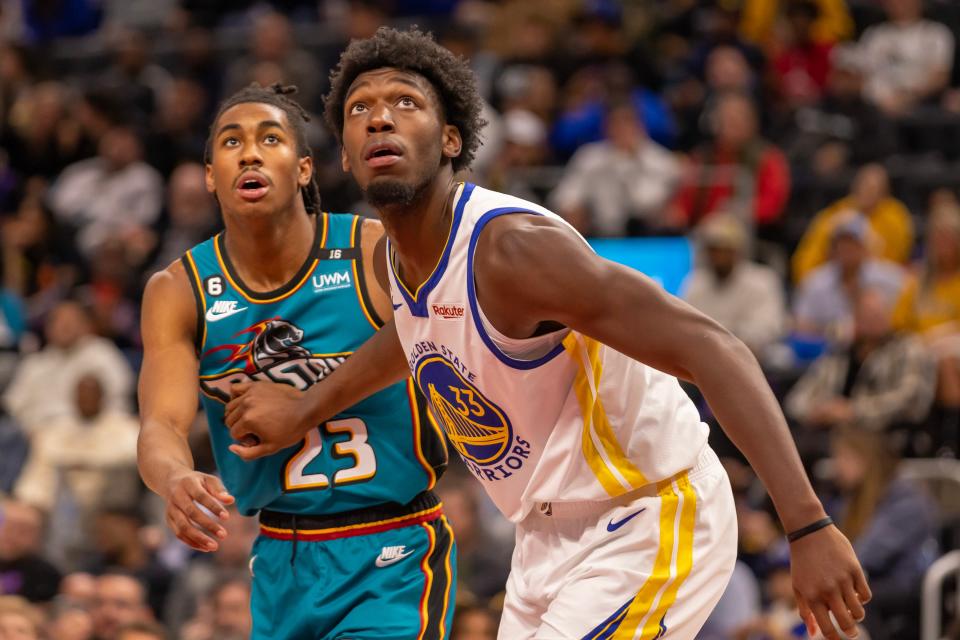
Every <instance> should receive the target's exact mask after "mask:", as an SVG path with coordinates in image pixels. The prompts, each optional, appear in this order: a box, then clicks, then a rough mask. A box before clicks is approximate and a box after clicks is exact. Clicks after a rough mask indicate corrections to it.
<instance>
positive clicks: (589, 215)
mask: <svg viewBox="0 0 960 640" xmlns="http://www.w3.org/2000/svg"><path fill="white" fill-rule="evenodd" d="M604 126H605V134H606V139H605V140H603V141H600V142H592V143H589V144H585V145H583V146H582V147H580V149H579V150H578V151H577V152H576V153H575V154H574V155H573V158H572V159H571V160H570V163H569V165H568V166H567V169H566V172H565V173H564V176H563V179H562V180H561V181H560V183H559V186H557V188H556V189H555V190H554V191H553V193H552V194H550V200H551V205H552V207H553V208H554V209H556V210H557V211H558V212H559V213H560V214H561V215H562V216H563V217H564V218H565V219H566V220H567V221H568V222H570V223H571V224H573V226H574V227H576V228H577V230H578V231H580V232H581V233H583V234H585V235H593V236H622V235H637V234H643V233H645V232H648V231H651V230H654V229H657V228H659V227H660V226H662V224H663V222H664V221H663V219H662V216H663V211H664V209H665V207H666V205H667V202H668V201H669V200H670V198H671V197H672V196H673V192H674V189H675V187H676V185H677V182H678V180H679V177H680V163H679V161H678V160H677V158H676V156H674V155H673V154H672V153H671V152H670V151H668V150H667V149H665V148H664V147H661V146H660V145H659V144H657V143H656V142H654V141H653V140H651V139H650V138H649V137H648V136H647V132H646V130H645V129H644V126H643V123H642V122H640V118H639V117H638V116H637V113H636V111H635V110H634V108H633V106H632V105H631V104H630V103H629V102H625V103H620V104H615V105H613V106H611V107H610V109H609V110H608V111H607V117H606V123H605V125H604Z"/></svg>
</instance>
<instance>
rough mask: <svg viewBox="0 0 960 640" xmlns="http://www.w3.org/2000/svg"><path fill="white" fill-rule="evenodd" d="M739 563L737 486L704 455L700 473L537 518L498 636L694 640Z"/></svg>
mask: <svg viewBox="0 0 960 640" xmlns="http://www.w3.org/2000/svg"><path fill="white" fill-rule="evenodd" d="M637 493H640V494H642V495H640V496H639V497H635V495H636V494H637ZM736 556H737V520H736V512H735V508H734V502H733V493H732V491H731V489H730V482H729V480H728V479H727V474H726V472H725V471H724V469H723V467H722V466H721V465H720V461H719V459H718V458H717V456H716V454H715V453H714V452H713V450H712V449H710V447H704V450H703V452H702V453H701V454H700V456H699V458H698V460H697V464H696V466H694V468H693V469H690V470H689V471H686V472H683V473H680V474H678V475H676V476H674V477H673V478H669V479H667V480H664V481H662V482H658V483H656V484H655V485H651V486H650V487H649V488H644V489H641V490H640V491H638V492H634V494H631V495H629V496H627V497H625V498H623V499H619V500H616V501H613V502H602V503H593V504H582V503H581V504H579V505H564V504H561V503H552V504H550V503H546V504H543V505H540V508H539V509H534V510H533V511H531V513H530V514H529V515H528V516H527V517H526V518H524V520H523V521H522V522H520V524H519V525H518V526H517V544H516V548H515V549H514V552H513V562H512V566H511V571H510V577H509V579H508V580H507V595H506V600H505V602H504V610H503V618H502V621H501V623H500V631H499V635H498V638H499V640H527V639H530V638H536V639H547V638H583V639H585V640H586V639H589V640H603V639H614V638H615V639H618V640H619V639H622V640H656V639H657V638H662V637H664V636H666V637H668V638H670V639H671V640H693V638H694V637H695V636H696V634H697V632H698V631H699V630H700V627H701V626H703V623H704V622H705V621H706V619H707V616H708V615H709V614H710V611H711V610H712V609H713V607H714V606H715V605H716V603H717V601H718V600H719V599H720V596H721V595H722V594H723V591H724V589H725V588H726V586H727V581H728V580H729V578H730V574H731V573H732V572H733V566H734V562H735V561H736Z"/></svg>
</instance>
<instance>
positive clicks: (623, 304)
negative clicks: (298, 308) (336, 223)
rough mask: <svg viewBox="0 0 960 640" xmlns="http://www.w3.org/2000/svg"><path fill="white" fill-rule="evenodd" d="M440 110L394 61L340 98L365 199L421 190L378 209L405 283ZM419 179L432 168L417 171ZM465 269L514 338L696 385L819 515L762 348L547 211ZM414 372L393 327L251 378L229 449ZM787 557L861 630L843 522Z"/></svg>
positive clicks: (803, 596) (299, 432)
mask: <svg viewBox="0 0 960 640" xmlns="http://www.w3.org/2000/svg"><path fill="white" fill-rule="evenodd" d="M442 113H443V110H442V109H441V108H440V106H439V103H438V99H437V95H436V93H435V91H434V90H433V88H432V86H431V85H430V83H429V82H428V81H427V80H426V79H425V78H423V77H422V76H419V75H418V74H415V73H411V72H406V71H401V70H396V69H391V68H384V69H377V70H374V71H369V72H366V73H363V74H361V75H360V76H358V77H357V79H356V80H355V81H354V83H353V85H352V86H351V88H350V90H349V91H348V93H347V97H346V100H345V104H344V127H343V132H342V133H343V148H342V160H343V168H344V170H345V171H350V172H351V173H352V174H353V176H354V178H355V179H356V181H357V183H358V184H359V185H360V187H361V189H363V190H364V191H365V192H367V194H368V198H370V197H371V196H372V195H374V194H377V193H379V192H380V190H382V189H383V188H384V187H385V185H391V184H406V185H412V186H414V187H416V197H415V198H413V199H412V201H410V202H397V203H393V204H390V203H388V204H383V205H382V206H378V213H379V214H380V217H381V219H382V220H383V223H384V227H385V229H386V232H387V235H388V236H389V237H390V240H391V244H392V246H393V247H394V248H395V250H396V255H397V262H398V265H397V266H398V272H399V275H400V277H401V279H402V280H403V281H404V283H405V284H406V285H407V286H408V287H409V288H410V289H411V290H415V289H416V287H417V286H418V285H419V284H420V283H422V282H424V281H425V280H426V279H427V278H428V277H429V274H430V273H431V272H432V271H433V269H434V267H435V265H436V264H437V261H438V259H439V257H440V255H441V252H442V250H443V247H444V245H445V243H446V238H447V234H448V230H449V228H450V217H451V215H452V212H451V211H450V207H449V206H448V205H447V201H448V197H449V194H450V193H451V190H452V189H453V188H454V185H455V180H454V175H453V171H452V167H451V165H450V161H449V159H450V158H453V157H456V156H457V155H458V154H459V153H460V148H461V138H460V135H459V132H458V131H457V129H456V127H453V126H452V125H450V124H446V123H445V122H444V120H443V116H442ZM383 144H389V145H390V146H391V147H392V148H393V150H394V151H396V152H397V154H398V155H399V157H397V158H396V159H393V160H391V161H389V162H388V163H382V162H381V161H373V160H371V158H370V149H371V148H376V145H383ZM424 175H429V176H430V179H429V180H427V181H425V182H422V181H421V179H422V177H423V176H424ZM371 199H372V198H371ZM381 268H383V267H381ZM474 273H475V280H476V288H477V297H478V300H479V303H480V305H481V307H482V308H483V310H484V313H485V314H486V316H487V319H488V320H489V321H490V322H491V323H492V324H493V325H494V326H495V327H496V328H497V329H498V330H499V331H500V332H501V333H503V334H505V335H507V336H509V337H511V338H528V337H531V336H533V335H537V334H538V333H542V332H543V331H546V330H550V329H552V328H556V327H557V326H560V325H562V326H566V327H569V328H571V329H573V330H576V331H578V332H580V333H582V334H584V335H587V336H590V337H591V338H594V339H596V340H598V341H600V342H602V343H604V344H606V345H608V346H610V347H612V348H614V349H616V350H618V351H620V352H622V353H624V354H626V355H629V356H630V357H632V358H634V359H636V360H638V361H640V362H643V363H644V364H647V365H649V366H651V367H655V368H657V369H659V370H661V371H664V372H666V373H669V374H671V375H674V376H676V377H678V378H681V379H684V380H688V381H691V382H693V383H695V384H696V385H697V386H698V387H699V388H700V390H701V391H702V392H703V394H704V396H705V397H706V398H707V400H708V402H709V403H710V406H711V408H712V409H713V411H714V414H715V415H716V416H717V418H718V419H719V421H720V423H721V425H722V426H723V429H724V431H725V432H726V433H727V435H728V436H729V437H730V439H731V440H732V441H733V442H734V443H735V444H736V445H737V446H738V447H739V448H740V450H741V451H743V453H744V455H746V457H747V459H748V460H749V461H750V463H751V465H752V466H753V468H754V469H755V470H756V472H757V474H758V475H759V476H760V479H761V480H762V481H763V482H764V484H765V485H766V487H767V490H768V491H769V493H770V496H771V498H772V499H773V501H774V504H775V505H776V508H777V512H778V514H779V516H780V520H781V522H782V523H783V526H784V528H785V530H787V531H793V530H796V529H799V528H801V527H804V526H806V525H808V524H810V523H812V522H814V521H817V520H819V519H821V518H823V517H824V516H825V513H824V510H823V507H822V505H821V504H820V501H819V499H818V498H817V497H816V495H815V494H814V492H813V489H812V487H811V486H810V483H809V481H808V479H807V477H806V474H805V473H804V471H803V467H802V465H801V462H800V458H799V455H798V454H797V450H796V448H795V446H794V444H793V441H792V438H791V436H790V432H789V430H788V428H787V425H786V421H785V419H784V417H783V413H782V411H781V409H780V406H779V404H778V403H777V401H776V399H775V397H774V395H773V393H772V392H771V390H770V388H769V386H768V385H767V383H766V380H765V379H764V377H763V373H762V371H761V370H760V367H759V365H758V364H757V362H756V359H755V358H754V357H753V355H752V354H751V352H750V350H749V349H748V348H747V347H746V346H745V345H744V344H743V343H742V342H741V341H740V340H738V339H737V338H735V337H734V336H733V335H732V334H730V333H729V332H728V331H726V330H725V329H723V328H722V327H721V326H720V325H719V324H717V323H716V322H714V321H713V320H711V319H709V318H708V317H706V316H705V315H703V314H701V313H700V312H698V311H696V310H695V309H693V308H692V307H690V306H689V305H687V304H686V303H684V302H683V301H681V300H679V299H678V298H675V297H673V296H670V295H668V294H667V293H665V292H664V291H663V290H662V289H661V288H660V287H658V286H657V285H656V284H655V283H653V282H652V281H651V280H650V279H649V278H647V277H645V276H643V275H642V274H640V273H638V272H636V271H634V270H631V269H628V268H626V267H623V266H621V265H618V264H614V263H612V262H609V261H606V260H604V259H602V258H600V257H598V256H597V255H596V254H594V253H593V252H592V251H591V250H590V249H589V247H587V246H586V245H585V243H584V242H583V241H582V240H581V239H580V238H579V237H578V236H576V235H575V234H574V232H572V231H571V230H570V229H568V228H567V227H566V226H565V225H563V224H561V223H560V222H558V221H555V220H552V219H548V218H544V217H538V216H530V215H522V214H518V215H509V216H500V217H498V218H496V219H495V220H493V221H492V222H490V223H489V224H488V225H487V226H486V227H485V228H484V230H483V231H482V233H481V235H480V238H479V241H478V246H477V251H476V254H475V262H474ZM407 375H409V370H408V368H407V364H406V362H405V358H404V355H403V351H402V348H401V346H400V344H399V339H398V338H397V334H396V330H395V329H394V328H393V325H392V323H391V324H390V325H388V326H387V327H385V328H384V329H383V330H381V331H380V332H379V333H378V334H377V335H376V336H375V337H373V338H372V339H371V340H370V341H369V342H368V343H367V344H365V345H364V346H363V347H361V348H360V349H359V350H357V352H356V353H355V354H354V355H353V356H352V357H351V358H350V359H349V360H348V361H347V362H346V363H345V364H344V365H343V366H341V367H340V368H339V369H337V371H336V372H334V374H333V375H331V376H330V377H329V378H327V379H326V380H325V381H324V382H323V383H321V384H318V385H315V386H314V387H312V388H311V389H309V390H307V391H306V392H304V393H302V394H299V395H298V396H296V397H294V396H293V395H292V394H287V393H285V392H282V391H281V390H280V389H277V388H276V387H277V385H274V384H270V383H255V384H254V385H252V388H251V389H250V390H248V391H247V392H246V393H245V394H244V395H243V396H242V397H239V398H236V399H234V400H233V401H231V403H230V405H229V406H228V409H227V411H228V414H227V423H228V425H229V426H230V427H231V433H233V434H234V437H237V436H240V435H243V434H245V433H255V434H257V436H258V437H259V438H260V439H261V444H259V445H257V446H254V447H250V448H243V447H239V446H238V447H234V451H235V453H237V454H238V455H240V456H241V457H243V458H245V459H252V458H256V457H259V456H262V455H267V454H269V453H272V452H274V451H276V450H278V449H280V448H283V447H286V446H289V445H292V444H294V443H295V442H297V441H299V440H300V439H301V438H302V437H303V435H304V434H305V433H306V431H308V430H309V429H310V428H311V427H312V426H313V425H315V424H317V422H319V421H321V420H324V419H326V418H328V417H330V416H332V415H334V414H335V413H337V412H338V411H341V410H342V409H344V408H346V407H347V406H349V405H351V404H353V403H355V402H357V401H358V400H360V399H362V398H364V397H366V396H368V395H370V394H371V393H373V392H375V391H377V390H379V389H381V388H383V387H384V386H386V385H388V384H390V383H392V382H395V381H397V380H399V379H402V378H403V377H405V376H407ZM791 567H792V574H793V584H794V589H795V592H796V595H797V601H798V603H799V607H800V612H801V615H802V616H803V619H804V621H805V622H806V625H807V627H808V630H809V631H810V633H811V635H812V634H813V633H814V632H815V630H816V629H817V628H818V627H819V628H820V629H821V630H822V632H823V634H824V636H825V637H826V638H828V639H830V640H839V637H840V636H839V635H838V634H837V632H836V631H835V630H834V627H833V625H832V623H831V622H830V619H829V614H828V612H832V613H833V615H834V616H835V617H836V620H837V622H838V624H839V626H840V628H841V629H842V630H843V632H844V633H845V634H846V635H847V636H849V637H855V636H856V624H855V620H861V619H863V616H864V610H863V604H864V603H866V602H868V601H869V599H870V589H869V587H868V586H867V583H866V580H865V578H864V575H863V571H862V570H861V568H860V564H859V562H858V561H857V559H856V556H855V554H854V552H853V549H852V547H851V546H850V543H849V542H848V541H847V539H846V538H845V537H844V536H843V535H842V534H841V533H840V532H839V530H837V529H836V528H835V527H826V528H824V529H821V530H819V531H817V532H816V533H813V534H810V535H808V536H806V537H803V538H801V539H800V540H798V541H796V542H794V543H792V544H791Z"/></svg>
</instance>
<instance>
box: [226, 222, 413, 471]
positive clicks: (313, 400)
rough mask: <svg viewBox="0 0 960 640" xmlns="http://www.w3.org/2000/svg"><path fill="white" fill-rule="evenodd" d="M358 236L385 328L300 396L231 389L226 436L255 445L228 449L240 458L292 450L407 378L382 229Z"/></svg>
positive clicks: (373, 225)
mask: <svg viewBox="0 0 960 640" xmlns="http://www.w3.org/2000/svg"><path fill="white" fill-rule="evenodd" d="M361 234H362V237H361V248H362V250H363V267H364V277H365V278H366V285H367V292H368V293H369V294H370V298H371V302H372V303H373V306H374V309H375V310H376V312H377V315H378V316H380V318H381V319H383V320H385V321H387V324H386V325H385V326H384V327H383V328H381V329H380V330H379V331H378V332H377V334H376V335H375V336H374V337H373V338H371V339H370V340H369V341H367V343H366V344H364V345H363V346H362V347H361V348H360V349H358V350H357V351H356V353H354V354H353V355H352V356H350V358H348V359H347V361H346V362H345V363H343V364H342V365H341V366H340V367H339V368H338V369H337V370H336V371H335V372H334V373H333V374H331V375H330V377H328V378H327V379H326V380H324V381H323V382H322V383H321V384H317V385H314V386H313V387H311V388H310V389H308V390H307V391H305V392H301V391H297V390H296V389H294V388H292V387H290V386H289V385H282V384H276V383H270V382H255V383H246V384H243V385H235V387H234V394H235V395H234V397H233V399H232V400H231V401H230V403H229V404H228V405H227V411H226V421H227V424H228V425H229V426H230V433H231V435H232V436H233V437H234V439H236V440H238V441H239V440H242V439H243V438H245V437H247V436H249V435H250V434H253V435H254V436H256V440H257V441H259V443H258V444H255V445H253V446H243V445H240V444H238V445H234V446H233V447H231V451H233V452H234V453H236V454H237V455H238V456H240V457H241V458H243V459H245V460H252V459H254V458H259V457H261V456H264V455H269V454H270V453H273V452H275V451H278V450H280V449H283V448H284V447H287V446H290V445H292V444H295V443H297V442H299V441H300V440H302V439H303V437H304V435H305V434H306V433H307V432H308V431H309V430H310V429H312V428H314V427H315V426H316V425H317V424H319V423H321V422H323V421H324V420H326V419H327V418H329V417H331V416H333V415H335V414H337V413H339V412H340V411H342V410H343V409H346V408H347V407H350V406H353V405H354V404H356V403H357V402H359V401H360V400H362V399H364V398H366V397H367V396H369V395H372V394H374V393H376V392H377V391H380V390H381V389H384V388H386V387H388V386H390V385H391V384H394V383H396V382H399V381H400V380H403V379H404V378H406V377H407V376H409V375H410V371H409V369H408V368H407V363H406V360H405V359H404V357H403V350H402V349H401V347H400V340H399V338H398V337H397V332H396V328H395V327H394V325H393V321H392V318H393V306H392V304H391V303H390V296H389V294H388V293H387V291H388V290H389V285H388V283H387V275H386V260H385V255H386V249H385V246H386V236H385V235H384V232H383V225H382V224H381V223H380V222H379V221H378V220H364V221H363V228H362V230H361Z"/></svg>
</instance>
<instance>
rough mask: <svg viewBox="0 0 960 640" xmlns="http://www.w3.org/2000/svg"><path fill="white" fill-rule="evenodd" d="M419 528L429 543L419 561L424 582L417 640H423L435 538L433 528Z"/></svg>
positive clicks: (428, 614) (426, 626)
mask: <svg viewBox="0 0 960 640" xmlns="http://www.w3.org/2000/svg"><path fill="white" fill-rule="evenodd" d="M420 526H421V527H423V529H424V531H426V532H427V538H429V540H430V543H429V546H428V547H427V552H426V553H425V554H424V555H423V560H421V561H420V569H421V570H422V571H423V575H424V577H425V578H426V580H425V582H424V585H423V595H422V596H421V597H420V633H419V634H417V640H423V636H424V634H425V633H426V632H427V628H428V627H429V625H430V612H429V609H428V608H427V606H428V603H429V601H430V590H431V589H433V569H431V568H430V556H432V555H433V550H434V548H435V547H436V545H437V536H436V534H435V533H434V532H433V527H431V526H430V525H429V524H425V523H421V524H420Z"/></svg>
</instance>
